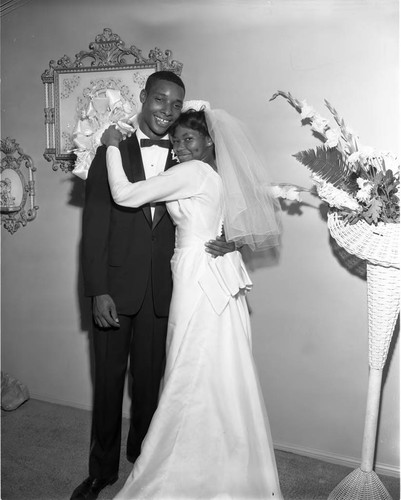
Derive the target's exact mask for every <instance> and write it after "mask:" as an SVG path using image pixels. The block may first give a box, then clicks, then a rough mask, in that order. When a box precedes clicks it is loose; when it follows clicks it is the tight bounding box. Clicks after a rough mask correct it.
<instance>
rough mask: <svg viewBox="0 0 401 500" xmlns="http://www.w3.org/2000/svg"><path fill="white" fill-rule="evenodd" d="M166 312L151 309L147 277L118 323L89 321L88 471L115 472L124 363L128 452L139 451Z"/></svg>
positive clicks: (153, 395)
mask: <svg viewBox="0 0 401 500" xmlns="http://www.w3.org/2000/svg"><path fill="white" fill-rule="evenodd" d="M167 320H168V318H167V317H157V316H156V314H155V312H154V305H153V294H152V285H151V279H149V283H148V286H147V290H146V294H145V298H144V301H143V304H142V306H141V308H140V309H139V311H138V312H137V313H136V314H135V315H133V316H125V315H119V321H120V328H118V329H107V330H105V329H99V328H97V327H96V326H94V331H93V347H94V349H93V352H94V364H95V375H94V401H93V414H92V433H91V449H90V456H89V475H90V476H91V477H94V478H102V479H107V478H111V477H113V476H115V475H117V474H118V468H119V460H120V449H121V422H122V404H123V396H124V385H125V380H126V373H127V366H128V362H129V371H130V374H131V377H130V382H131V384H130V385H131V397H132V401H131V422H130V430H129V434H128V440H127V456H128V458H129V459H130V460H131V461H133V460H135V459H136V458H137V456H138V455H139V453H140V447H141V443H142V440H143V438H144V437H145V435H146V432H147V430H148V427H149V424H150V421H151V419H152V416H153V413H154V412H155V410H156V407H157V402H158V396H159V387H160V380H161V377H162V375H163V371H164V363H165V342H166V332H167Z"/></svg>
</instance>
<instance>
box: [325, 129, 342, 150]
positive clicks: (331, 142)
mask: <svg viewBox="0 0 401 500" xmlns="http://www.w3.org/2000/svg"><path fill="white" fill-rule="evenodd" d="M340 137H341V133H340V132H339V131H338V130H335V129H332V128H329V130H327V131H326V138H327V140H326V142H325V145H326V146H327V147H329V148H335V147H336V146H337V145H338V141H339V140H340Z"/></svg>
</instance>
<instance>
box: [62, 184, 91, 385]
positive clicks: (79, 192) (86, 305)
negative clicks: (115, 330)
mask: <svg viewBox="0 0 401 500" xmlns="http://www.w3.org/2000/svg"><path fill="white" fill-rule="evenodd" d="M65 182H69V183H70V184H71V190H70V193H69V200H68V204H69V205H71V206H73V207H77V208H79V209H81V219H82V210H83V207H84V203H85V181H83V180H82V179H80V178H79V177H76V176H75V175H73V174H72V175H71V176H69V177H68V178H66V179H65ZM80 233H81V229H80ZM76 290H77V298H78V304H79V312H80V318H81V325H80V326H81V331H82V332H83V333H84V334H86V335H87V337H88V346H89V361H90V367H91V369H90V372H91V378H92V382H93V381H94V379H93V377H94V353H93V342H92V305H91V299H90V298H89V297H85V294H84V281H83V274H82V239H81V238H80V240H79V245H78V266H77V288H76Z"/></svg>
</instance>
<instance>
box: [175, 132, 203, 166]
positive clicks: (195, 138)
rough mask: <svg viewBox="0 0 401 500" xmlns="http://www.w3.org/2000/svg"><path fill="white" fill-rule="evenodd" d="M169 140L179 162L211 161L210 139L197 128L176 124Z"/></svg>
mask: <svg viewBox="0 0 401 500" xmlns="http://www.w3.org/2000/svg"><path fill="white" fill-rule="evenodd" d="M171 142H172V144H173V149H174V152H175V154H176V155H177V157H178V160H179V161H180V163H182V162H184V161H189V160H200V161H204V162H205V163H210V162H211V161H213V142H212V139H211V138H210V137H209V136H207V135H203V134H202V133H201V132H199V131H198V130H193V129H192V128H187V127H184V126H182V125H178V126H177V128H176V129H175V132H174V135H172V136H171Z"/></svg>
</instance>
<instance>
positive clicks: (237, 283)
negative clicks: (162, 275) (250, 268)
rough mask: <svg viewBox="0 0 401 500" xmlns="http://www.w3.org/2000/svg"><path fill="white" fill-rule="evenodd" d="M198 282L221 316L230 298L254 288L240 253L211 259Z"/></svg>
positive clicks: (231, 253)
mask: <svg viewBox="0 0 401 500" xmlns="http://www.w3.org/2000/svg"><path fill="white" fill-rule="evenodd" d="M198 282H199V285H200V287H201V288H202V290H203V292H204V293H205V294H206V296H207V298H208V299H209V301H210V303H211V305H212V307H213V309H214V310H215V312H216V313H217V314H219V315H220V314H221V313H222V312H223V311H224V309H225V307H226V306H227V304H228V301H229V299H230V297H235V296H236V295H238V294H239V293H240V292H248V291H249V290H251V288H252V281H251V279H250V277H249V275H248V272H247V270H246V268H245V265H244V263H243V261H242V257H241V254H240V253H239V252H238V251H236V252H230V253H227V254H226V255H224V256H223V257H217V258H215V259H210V260H209V262H208V266H207V268H206V271H205V272H204V274H203V275H202V277H201V278H200V279H199V281H198Z"/></svg>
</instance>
